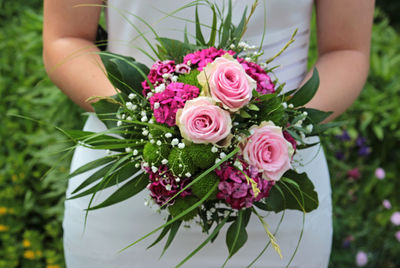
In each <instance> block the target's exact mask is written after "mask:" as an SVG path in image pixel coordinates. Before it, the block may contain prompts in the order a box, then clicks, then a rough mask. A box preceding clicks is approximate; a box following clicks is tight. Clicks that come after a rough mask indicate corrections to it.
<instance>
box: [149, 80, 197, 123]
mask: <svg viewBox="0 0 400 268" xmlns="http://www.w3.org/2000/svg"><path fill="white" fill-rule="evenodd" d="M199 94H200V90H199V88H197V87H196V86H192V85H187V84H184V83H180V82H174V83H170V84H169V85H168V86H167V88H166V89H165V90H164V91H162V92H160V93H155V94H154V95H153V96H152V97H150V99H149V101H150V105H151V109H152V110H153V111H154V117H155V119H156V121H157V122H158V123H162V124H167V125H168V126H175V125H176V120H175V118H176V112H177V111H178V109H180V108H183V107H184V106H185V102H186V101H188V100H191V99H194V98H196V97H198V96H199Z"/></svg>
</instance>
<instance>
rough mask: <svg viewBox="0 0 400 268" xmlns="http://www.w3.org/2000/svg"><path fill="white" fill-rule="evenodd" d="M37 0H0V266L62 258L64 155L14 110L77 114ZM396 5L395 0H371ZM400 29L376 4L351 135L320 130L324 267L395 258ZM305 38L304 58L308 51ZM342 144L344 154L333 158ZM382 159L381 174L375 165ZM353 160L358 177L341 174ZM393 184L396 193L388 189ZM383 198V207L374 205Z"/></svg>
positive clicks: (58, 120)
mask: <svg viewBox="0 0 400 268" xmlns="http://www.w3.org/2000/svg"><path fill="white" fill-rule="evenodd" d="M41 4H42V1H39V0H31V1H7V3H6V1H5V0H0V27H1V31H0V51H1V57H0V122H1V126H0V268H3V267H4V268H12V267H29V268H31V267H33V268H35V267H47V268H57V267H64V261H63V249H62V228H61V221H62V216H63V201H64V192H65V187H66V181H65V180H63V179H62V178H63V175H65V174H66V173H67V172H68V161H69V156H66V157H65V158H64V160H60V161H59V163H56V165H55V169H53V170H52V171H51V172H50V174H49V176H47V178H46V179H45V180H42V177H43V175H44V174H46V172H48V171H49V169H50V167H52V166H54V164H55V163H54V159H57V158H56V157H55V155H54V152H55V151H60V150H61V149H62V148H65V144H62V143H61V142H60V141H61V140H62V139H61V136H60V134H59V133H58V132H57V131H56V130H55V129H54V128H53V127H51V126H50V125H49V124H38V123H36V122H32V121H29V120H25V119H21V118H17V117H12V116H10V115H11V114H19V115H27V116H30V117H33V118H36V119H38V120H42V121H45V122H48V123H51V124H54V125H56V126H59V127H62V128H66V129H74V128H75V129H76V128H78V129H79V128H81V127H82V123H83V119H84V116H82V114H81V113H82V111H81V110H79V109H78V108H77V107H76V106H75V105H74V104H73V103H71V102H70V101H69V100H68V99H67V98H66V97H65V96H64V95H63V94H62V93H61V92H60V91H59V90H58V89H57V88H55V87H54V86H53V85H52V83H51V82H50V81H49V80H48V78H47V77H46V74H45V71H44V68H43V63H42V59H41V49H42V44H41V28H42V16H41ZM377 4H378V5H381V6H383V8H384V9H386V10H388V12H389V14H394V16H392V19H390V21H391V23H392V24H393V25H394V27H395V28H396V27H397V28H398V24H396V23H399V22H398V21H396V19H397V17H396V16H395V15H397V14H398V12H397V13H396V10H397V11H398V10H399V8H400V7H399V4H398V1H396V0H393V1H385V4H383V1H378V3H377ZM399 44H400V34H399V32H396V30H394V28H393V27H392V26H390V25H389V20H388V18H387V17H386V16H385V15H383V13H381V12H377V17H376V23H375V25H374V30H373V42H372V52H371V70H370V76H369V78H368V82H367V84H366V86H365V89H364V91H363V92H362V94H361V96H360V98H359V99H358V100H357V101H356V102H355V104H354V105H353V106H352V107H351V108H350V109H349V111H347V112H346V113H345V114H344V115H342V116H341V118H340V119H344V120H347V122H348V123H347V124H346V126H345V129H346V131H347V132H348V133H349V135H350V137H351V139H350V140H348V141H346V142H342V141H340V140H338V139H336V138H335V135H339V134H341V133H342V131H343V129H336V130H334V131H333V133H332V134H333V135H332V137H331V138H329V137H328V138H327V139H325V140H324V143H325V147H326V150H327V152H328V154H327V155H328V156H329V158H328V161H329V165H330V169H331V177H332V178H331V180H332V189H333V201H334V244H333V250H332V255H331V264H330V267H332V268H334V267H354V266H355V255H356V254H357V252H358V251H360V250H363V251H365V252H366V253H367V254H368V258H369V262H368V264H367V265H366V266H365V267H377V268H378V267H379V268H381V267H385V268H395V267H400V260H399V258H398V256H399V255H400V242H399V241H397V240H396V238H395V237H394V233H395V232H396V231H398V230H399V229H400V228H399V227H396V226H394V225H393V224H392V223H391V222H390V216H391V215H392V213H393V212H394V211H398V210H400V197H399V195H398V191H397V189H399V187H400V180H398V178H397V176H396V175H397V174H399V173H400V168H399V166H398V162H399V160H400V155H399V154H400V153H399V151H398V150H394V149H393V148H399V147H400V126H399V124H400V108H399V104H398V100H399V97H400V86H399V85H400V78H399V74H400V71H399V70H400V45H399ZM315 56H316V45H315V36H314V37H313V38H312V43H311V50H310V65H311V64H312V62H313V61H314V60H315ZM359 136H362V137H365V138H366V140H367V144H368V146H369V147H370V149H371V154H370V155H369V156H367V157H362V156H359V155H358V154H357V150H356V147H355V146H356V145H355V140H356V138H357V137H359ZM337 152H341V153H343V154H344V155H345V160H338V159H337V158H335V153H337ZM377 167H382V168H383V169H384V170H385V171H386V177H385V179H384V180H378V179H377V178H376V177H375V175H374V171H375V169H376V168H377ZM353 168H358V169H359V171H360V172H361V177H360V178H359V179H357V180H355V179H349V178H348V176H347V172H348V171H349V170H351V169H353ZM396 192H397V194H396ZM384 199H387V200H389V201H390V202H391V203H392V208H391V209H385V208H384V207H383V206H382V201H383V200H384Z"/></svg>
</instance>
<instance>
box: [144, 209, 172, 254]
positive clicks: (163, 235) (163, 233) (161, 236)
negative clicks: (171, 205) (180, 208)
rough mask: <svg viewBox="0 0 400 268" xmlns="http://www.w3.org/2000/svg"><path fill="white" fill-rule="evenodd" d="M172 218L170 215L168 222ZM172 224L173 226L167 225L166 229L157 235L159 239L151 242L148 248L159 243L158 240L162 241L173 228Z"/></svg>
mask: <svg viewBox="0 0 400 268" xmlns="http://www.w3.org/2000/svg"><path fill="white" fill-rule="evenodd" d="M171 218H172V216H171V215H169V216H168V218H167V221H166V222H168V221H170V220H171ZM171 226H172V224H170V225H167V226H165V227H164V229H162V231H161V233H160V235H159V236H158V237H157V239H156V240H155V241H154V242H153V243H151V245H150V246H148V247H147V249H149V248H151V247H154V246H155V245H157V244H158V242H160V241H161V240H162V239H163V238H164V237H165V236H166V235H167V234H168V232H169V230H170V229H171Z"/></svg>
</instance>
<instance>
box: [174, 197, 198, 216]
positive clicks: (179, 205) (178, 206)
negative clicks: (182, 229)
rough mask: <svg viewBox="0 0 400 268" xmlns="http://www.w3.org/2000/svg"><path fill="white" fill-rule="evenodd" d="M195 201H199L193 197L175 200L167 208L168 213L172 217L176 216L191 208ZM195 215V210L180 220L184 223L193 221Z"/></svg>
mask: <svg viewBox="0 0 400 268" xmlns="http://www.w3.org/2000/svg"><path fill="white" fill-rule="evenodd" d="M197 201H199V200H198V199H197V198H196V197H194V196H186V197H185V198H177V199H175V203H174V204H173V205H171V206H169V207H168V211H169V213H170V214H171V216H172V217H176V216H178V215H179V214H180V213H182V212H183V211H185V210H186V209H188V208H189V207H191V206H192V205H193V204H195V203H196V202H197ZM196 215H197V209H194V210H192V211H190V212H189V213H187V214H186V215H185V216H183V217H182V218H181V219H182V220H184V221H189V220H191V219H193V218H194V217H195V216H196Z"/></svg>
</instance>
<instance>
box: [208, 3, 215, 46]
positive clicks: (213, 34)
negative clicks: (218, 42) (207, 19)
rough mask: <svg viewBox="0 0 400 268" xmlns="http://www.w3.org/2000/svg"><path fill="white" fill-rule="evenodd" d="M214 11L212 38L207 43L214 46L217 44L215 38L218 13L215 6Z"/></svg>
mask: <svg viewBox="0 0 400 268" xmlns="http://www.w3.org/2000/svg"><path fill="white" fill-rule="evenodd" d="M211 10H212V12H213V21H212V26H211V33H210V40H209V41H208V43H207V46H209V47H213V46H215V38H216V36H217V13H216V12H215V6H212V7H211Z"/></svg>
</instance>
